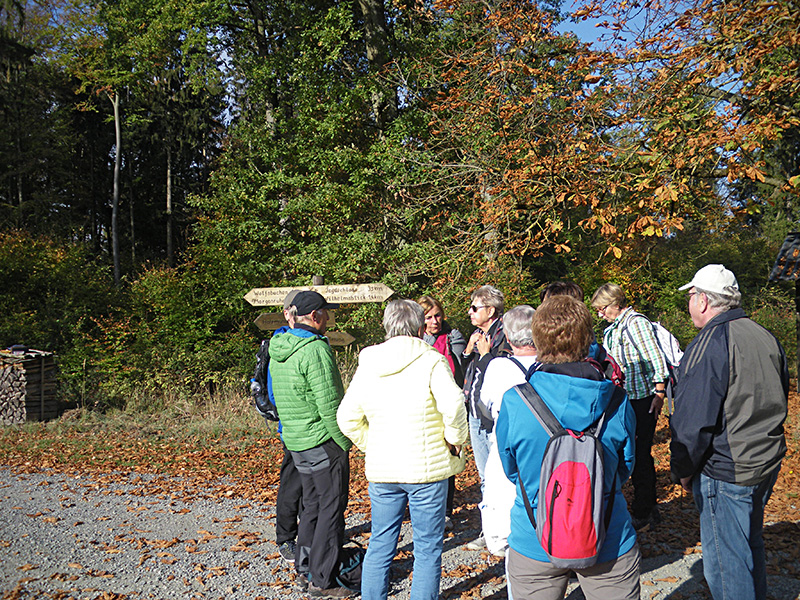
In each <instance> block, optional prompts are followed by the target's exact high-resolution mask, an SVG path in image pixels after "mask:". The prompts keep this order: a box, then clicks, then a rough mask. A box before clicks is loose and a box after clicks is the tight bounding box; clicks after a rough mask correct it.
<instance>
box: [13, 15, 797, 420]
mask: <svg viewBox="0 0 800 600" xmlns="http://www.w3.org/2000/svg"><path fill="white" fill-rule="evenodd" d="M798 13H800V5H798V3H797V2H794V1H786V0H777V1H771V0H766V1H751V0H733V1H730V2H720V1H718V0H688V1H687V2H681V3H674V2H667V1H660V0H652V1H647V0H645V1H642V2H637V1H634V2H630V1H628V0H617V1H613V2H612V1H609V0H589V1H588V2H577V3H576V4H569V5H568V4H566V3H564V4H562V3H561V2H559V1H558V0H553V1H542V2H535V1H522V0H433V1H415V0H394V1H392V0H386V1H384V0H352V1H341V0H339V1H336V0H283V1H282V2H278V3H267V2H261V1H259V0H198V1H196V2H178V1H177V0H90V1H87V0H38V1H32V0H3V1H2V2H0V346H2V347H6V346H9V345H11V344H14V343H23V344H26V345H28V346H30V347H34V348H39V349H43V350H50V351H54V352H56V353H57V354H58V357H59V364H60V368H61V381H60V383H61V390H62V395H63V398H64V400H65V401H69V402H76V403H79V404H82V405H85V406H96V407H104V406H125V405H126V404H132V403H134V404H137V405H140V406H143V407H147V406H152V405H158V404H159V403H160V402H170V401H172V400H174V399H178V398H182V399H185V398H188V397H207V396H208V394H214V393H216V392H218V391H219V390H220V389H222V388H228V389H229V388H231V387H233V388H235V389H244V382H245V381H246V380H247V378H248V377H249V375H250V372H251V371H252V368H253V363H254V353H255V350H256V348H257V344H258V341H259V339H260V338H261V337H262V336H263V334H262V333H261V332H259V331H258V330H257V329H256V327H255V326H254V324H253V321H254V319H255V317H256V316H257V315H258V313H259V312H261V311H260V310H258V309H255V308H253V307H251V306H250V305H249V304H247V303H246V302H245V301H244V300H243V296H244V294H245V293H246V292H247V291H248V290H249V289H251V288H254V287H274V286H288V285H309V284H310V283H311V277H312V276H314V275H320V276H323V277H324V278H325V282H326V283H329V284H343V283H369V282H377V281H382V282H384V283H386V284H387V285H388V286H389V287H391V288H392V289H394V290H395V291H396V292H397V294H398V295H399V296H402V297H411V298H414V297H416V296H418V295H420V294H422V293H432V294H433V295H435V296H437V297H439V298H441V299H442V301H443V304H444V305H445V308H446V309H447V310H448V312H449V313H450V316H451V319H450V320H451V321H452V322H454V324H455V325H460V326H461V327H462V330H465V331H466V332H468V331H469V329H468V324H469V322H468V319H467V318H466V307H467V306H468V298H469V293H470V292H471V291H472V290H473V289H474V288H476V287H477V286H478V285H481V284H483V283H492V284H494V285H496V286H498V287H500V288H501V289H502V290H503V291H504V292H505V293H506V297H507V302H508V306H513V305H515V304H519V303H522V302H529V303H531V304H533V305H534V306H535V305H537V304H538V292H539V290H540V289H541V288H542V286H543V285H545V284H546V283H547V282H549V281H552V280H554V279H570V280H573V281H576V282H578V283H579V284H581V285H582V286H583V288H584V290H585V291H586V293H587V301H588V297H589V296H590V295H591V293H592V292H593V291H594V289H596V288H597V286H599V285H600V284H602V283H603V282H605V281H615V282H617V283H619V284H620V285H622V286H623V288H625V289H626V291H627V292H628V294H629V296H630V298H631V300H632V302H633V305H634V306H635V307H636V308H637V309H639V310H641V311H643V312H645V313H646V314H648V316H650V317H651V318H653V319H659V320H661V321H662V322H663V323H664V324H666V325H667V326H668V327H669V328H670V329H671V330H672V331H673V332H674V333H675V334H676V335H677V336H678V337H679V338H680V340H681V342H682V343H683V344H684V346H685V344H686V343H687V342H688V341H689V340H690V339H691V338H692V337H693V335H694V333H695V331H694V330H693V328H692V326H691V322H690V320H689V318H688V315H687V313H686V301H685V297H684V294H683V293H681V292H678V291H677V288H678V287H679V286H680V285H682V284H683V283H685V282H687V281H689V280H690V279H691V276H692V274H693V273H694V271H695V270H696V269H697V268H699V267H701V266H703V265H705V264H707V263H710V262H722V263H724V264H725V265H726V266H727V267H728V268H730V269H731V270H733V271H734V273H735V274H736V275H737V277H738V279H739V282H740V286H741V287H742V290H743V296H744V298H743V299H744V304H745V308H746V309H747V310H748V311H749V312H750V313H751V314H752V315H753V316H754V318H755V319H756V320H758V321H759V322H761V323H762V324H764V325H765V326H766V327H768V328H769V329H770V330H771V331H773V333H775V334H776V335H778V337H779V338H780V339H781V341H782V343H783V344H784V347H785V348H786V350H787V352H788V353H789V354H790V356H791V364H792V365H794V362H795V356H794V355H795V317H794V299H793V294H794V292H793V286H792V284H790V283H784V284H769V283H768V281H767V279H768V275H769V272H770V269H771V266H772V264H773V262H774V260H775V258H776V256H777V252H778V249H779V248H780V244H781V242H782V241H783V239H784V237H785V236H786V234H787V233H788V232H790V231H793V230H795V229H797V225H796V222H797V219H798V214H797V213H798V195H799V194H800V155H799V153H800V94H798V91H800V89H799V88H800V30H798V27H797V21H796V15H797V14H798ZM583 21H589V22H596V21H599V22H601V23H602V27H601V28H599V29H598V35H601V36H602V37H601V39H599V40H596V41H593V42H591V43H589V42H587V41H585V40H583V39H581V38H579V37H577V36H576V35H575V34H572V33H564V31H565V27H564V24H569V23H577V22H583ZM381 312H382V306H381V305H378V304H366V305H351V306H346V307H343V309H342V310H340V311H338V312H337V316H336V321H337V329H345V330H347V331H349V332H350V333H352V334H353V335H355V337H356V340H357V342H356V345H355V349H357V347H358V346H359V345H363V344H366V343H373V342H375V341H378V340H380V339H381V338H382V334H381V332H380V315H381ZM602 326H603V325H602V324H601V323H599V322H598V330H601V329H602ZM352 350H353V349H349V350H343V351H339V355H340V358H341V359H342V362H343V363H345V364H350V365H352V362H353V352H352Z"/></svg>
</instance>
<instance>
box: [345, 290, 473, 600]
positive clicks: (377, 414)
mask: <svg viewBox="0 0 800 600" xmlns="http://www.w3.org/2000/svg"><path fill="white" fill-rule="evenodd" d="M424 325H425V313H424V311H423V309H422V307H421V306H420V305H419V304H417V303H416V302H413V301H411V300H394V301H392V302H390V303H389V304H388V305H387V307H386V310H385V312H384V315H383V327H384V329H385V330H386V341H385V342H384V343H382V344H378V345H376V346H370V347H368V348H364V350H362V351H361V354H360V355H359V360H358V369H356V373H355V375H354V376H353V380H352V381H351V383H350V387H349V388H348V390H347V393H346V394H345V397H344V399H343V400H342V403H341V404H340V406H339V410H338V413H337V421H338V424H339V428H340V429H341V430H342V433H344V434H345V435H346V436H347V437H349V438H350V439H351V440H353V443H354V444H355V445H356V446H358V447H359V448H360V449H361V450H362V451H363V452H364V454H365V455H366V459H365V464H366V476H367V479H368V480H369V497H370V502H371V504H372V535H371V537H370V542H369V547H368V548H367V555H366V558H365V559H364V566H363V570H362V576H361V596H362V598H364V600H376V599H384V598H386V597H387V596H388V593H389V571H390V566H391V563H392V560H393V559H394V556H395V554H396V553H397V542H398V539H399V536H400V527H401V525H402V523H403V516H404V515H405V510H406V506H408V507H409V511H410V513H411V526H412V529H413V536H414V577H413V581H412V583H411V600H436V599H437V598H438V597H439V583H440V580H441V576H442V546H443V544H444V519H445V502H446V499H447V479H448V477H450V476H451V475H455V474H456V473H459V472H461V471H462V470H463V469H464V456H463V453H462V452H461V445H462V444H463V443H464V442H465V441H466V440H467V438H468V436H469V432H468V428H467V415H466V410H465V408H464V397H463V395H462V393H461V389H460V388H459V386H457V385H456V383H455V381H454V380H453V374H452V372H451V370H450V367H449V365H448V364H447V361H446V360H445V357H444V356H442V355H441V354H439V352H437V351H436V350H435V349H434V348H432V347H431V346H429V345H428V344H426V343H425V342H424V341H422V339H421V338H422V332H423V328H424Z"/></svg>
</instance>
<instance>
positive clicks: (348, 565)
mask: <svg viewBox="0 0 800 600" xmlns="http://www.w3.org/2000/svg"><path fill="white" fill-rule="evenodd" d="M366 554H367V551H366V550H365V549H364V547H363V546H362V545H361V544H359V543H358V542H355V541H353V540H350V542H349V543H348V544H346V545H345V546H342V549H341V550H340V551H339V573H338V575H336V583H337V585H339V586H340V587H346V588H347V589H349V590H355V591H361V569H362V567H363V565H364V556H366Z"/></svg>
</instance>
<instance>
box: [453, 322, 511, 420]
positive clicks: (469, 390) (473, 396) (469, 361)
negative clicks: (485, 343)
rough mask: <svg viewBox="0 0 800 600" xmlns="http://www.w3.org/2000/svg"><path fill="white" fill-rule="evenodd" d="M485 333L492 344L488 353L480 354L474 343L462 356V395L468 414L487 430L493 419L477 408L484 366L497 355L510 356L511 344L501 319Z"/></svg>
mask: <svg viewBox="0 0 800 600" xmlns="http://www.w3.org/2000/svg"><path fill="white" fill-rule="evenodd" d="M476 331H477V330H476ZM486 335H488V336H489V337H490V338H491V340H492V345H491V346H490V348H489V352H488V354H485V355H484V356H481V355H480V353H479V352H478V348H477V344H476V345H475V346H474V347H473V348H472V353H471V354H469V355H467V356H465V358H464V365H465V366H464V396H466V398H467V409H468V411H469V414H471V415H472V416H473V417H478V418H480V419H481V427H482V428H483V429H486V430H487V431H491V430H492V427H493V426H494V421H492V419H491V417H487V416H486V415H485V414H482V413H481V411H480V410H479V409H478V402H480V398H481V386H482V385H483V376H484V375H485V374H486V368H487V367H488V366H489V362H491V360H492V359H494V358H496V357H498V356H511V354H512V351H511V346H510V345H509V344H508V341H507V340H506V334H505V332H504V331H503V321H502V319H497V320H496V321H495V322H494V323H492V326H491V327H490V328H489V331H487V332H486Z"/></svg>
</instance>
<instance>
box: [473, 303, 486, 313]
mask: <svg viewBox="0 0 800 600" xmlns="http://www.w3.org/2000/svg"><path fill="white" fill-rule="evenodd" d="M482 308H486V307H485V306H475V305H474V304H473V305H471V306H470V307H469V312H478V311H479V310H480V309H482Z"/></svg>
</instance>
